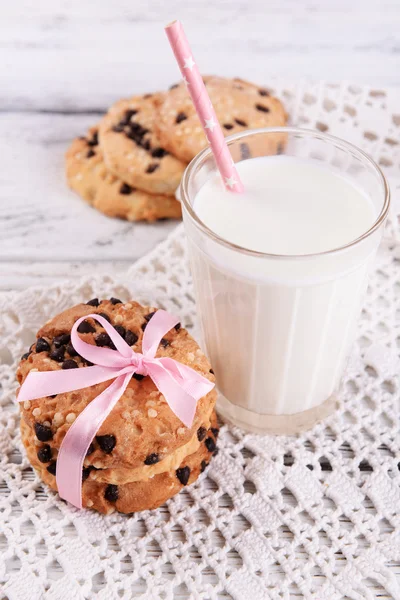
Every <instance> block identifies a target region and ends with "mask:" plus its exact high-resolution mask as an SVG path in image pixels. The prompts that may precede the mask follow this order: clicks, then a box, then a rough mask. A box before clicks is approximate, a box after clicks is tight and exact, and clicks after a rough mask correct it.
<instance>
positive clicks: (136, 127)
mask: <svg viewBox="0 0 400 600" xmlns="http://www.w3.org/2000/svg"><path fill="white" fill-rule="evenodd" d="M146 133H149V130H148V129H146V128H145V127H142V125H141V124H140V123H135V122H132V123H130V124H129V129H128V131H125V134H126V135H127V137H128V138H129V139H131V140H133V141H134V142H136V143H137V144H139V145H140V144H141V143H142V141H143V138H144V136H145V135H146Z"/></svg>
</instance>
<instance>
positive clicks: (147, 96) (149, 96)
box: [143, 94, 153, 98]
mask: <svg viewBox="0 0 400 600" xmlns="http://www.w3.org/2000/svg"><path fill="white" fill-rule="evenodd" d="M152 96H153V94H145V95H144V96H143V98H152Z"/></svg>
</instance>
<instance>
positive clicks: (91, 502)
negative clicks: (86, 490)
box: [86, 500, 93, 508]
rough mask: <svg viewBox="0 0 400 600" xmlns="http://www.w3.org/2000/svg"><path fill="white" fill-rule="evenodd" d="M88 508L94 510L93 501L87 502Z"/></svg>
mask: <svg viewBox="0 0 400 600" xmlns="http://www.w3.org/2000/svg"><path fill="white" fill-rule="evenodd" d="M86 506H87V507H88V508H92V506H93V500H88V501H87V502H86Z"/></svg>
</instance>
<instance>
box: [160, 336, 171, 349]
mask: <svg viewBox="0 0 400 600" xmlns="http://www.w3.org/2000/svg"><path fill="white" fill-rule="evenodd" d="M160 344H161V346H162V347H163V348H166V347H167V346H169V341H168V340H166V339H165V338H161V341H160Z"/></svg>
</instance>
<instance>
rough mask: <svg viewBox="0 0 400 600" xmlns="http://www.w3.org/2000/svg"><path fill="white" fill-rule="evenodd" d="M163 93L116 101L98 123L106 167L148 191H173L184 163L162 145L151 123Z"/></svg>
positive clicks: (161, 192)
mask: <svg viewBox="0 0 400 600" xmlns="http://www.w3.org/2000/svg"><path fill="white" fill-rule="evenodd" d="M162 99H163V94H146V95H144V96H134V97H133V98H131V99H127V100H120V101H119V102H116V103H115V104H114V105H113V106H112V107H111V108H110V110H109V111H108V113H107V115H106V116H105V117H104V119H103V120H102V121H101V123H100V127H99V139H100V146H101V149H102V151H103V154H104V160H105V163H106V166H107V168H108V169H109V170H110V171H111V172H112V173H113V174H114V175H116V176H117V177H119V178H120V179H122V181H125V182H126V183H127V184H129V185H130V186H132V187H135V188H138V189H140V190H144V191H146V192H148V193H150V194H166V195H172V194H174V192H175V190H176V188H177V187H178V185H179V182H180V180H181V177H182V174H183V171H184V169H185V163H184V162H182V161H180V160H178V159H177V158H176V157H175V156H173V155H172V154H171V153H170V152H168V150H167V149H166V148H165V147H164V146H163V145H162V143H161V142H160V139H159V138H158V136H157V134H156V132H155V129H154V126H155V122H156V119H157V106H158V105H159V103H160V102H161V101H162Z"/></svg>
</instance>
